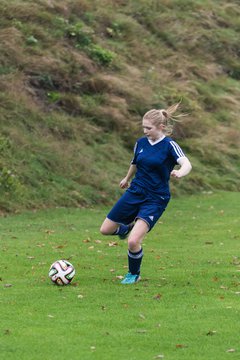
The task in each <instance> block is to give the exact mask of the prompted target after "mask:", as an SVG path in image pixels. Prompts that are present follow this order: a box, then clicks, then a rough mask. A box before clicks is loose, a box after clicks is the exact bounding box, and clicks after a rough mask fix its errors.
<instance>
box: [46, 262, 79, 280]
mask: <svg viewBox="0 0 240 360" xmlns="http://www.w3.org/2000/svg"><path fill="white" fill-rule="evenodd" d="M74 275H75V269H74V266H73V265H72V264H71V263H70V262H69V261H67V260H57V261H55V262H54V263H53V264H52V265H51V266H50V269H49V277H50V279H51V280H52V282H54V283H55V284H57V285H60V286H63V285H68V284H70V282H71V281H72V279H73V277H74Z"/></svg>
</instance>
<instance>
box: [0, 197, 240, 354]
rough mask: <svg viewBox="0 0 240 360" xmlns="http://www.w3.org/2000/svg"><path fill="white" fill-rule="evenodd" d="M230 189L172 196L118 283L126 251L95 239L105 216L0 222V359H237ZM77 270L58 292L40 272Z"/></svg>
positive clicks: (81, 212)
mask: <svg viewBox="0 0 240 360" xmlns="http://www.w3.org/2000/svg"><path fill="white" fill-rule="evenodd" d="M239 203H240V194H239V193H225V192H221V193H213V194H201V195H199V196H186V197H185V198H181V199H172V201H171V203H170V205H169V208H168V209H167V211H166V212H165V214H164V215H163V217H162V218H161V219H160V223H159V224H157V226H156V227H155V228H154V230H153V231H152V232H151V233H149V234H148V235H147V238H146V240H145V241H144V258H143V266H142V281H141V282H139V283H138V284H136V285H133V286H123V285H121V284H120V280H119V278H118V277H121V276H122V275H124V274H125V273H126V271H127V269H126V265H127V244H126V241H118V238H116V237H112V236H109V237H104V236H102V235H100V234H99V231H98V229H99V226H100V224H101V222H102V220H103V219H104V217H105V215H106V212H107V211H108V209H105V208H104V209H103V208H101V209H99V208H96V209H70V210H69V209H64V208H59V209H55V210H45V211H39V212H26V213H24V214H21V215H14V216H9V217H5V218H1V219H0V230H1V244H0V249H1V263H0V277H1V282H0V284H1V287H0V306H1V322H0V341H1V342H0V355H1V358H2V359H8V360H11V359H14V360H15V359H23V360H30V359H31V360H38V359H41V360H42V359H45V360H55V359H59V357H62V358H69V359H72V360H75V359H76V360H79V359H80V360H88V359H100V360H102V359H104V360H115V359H119V360H125V359H129V360H147V359H166V360H168V359H169V360H181V359H184V360H195V359H199V360H200V359H218V360H221V359H223V360H225V359H239V356H240V340H239V333H240V321H239V318H240V317H239V316H240V281H239V277H240V253H239V240H240V235H239ZM58 259H69V261H71V262H72V263H73V264H74V266H75V268H76V276H75V278H74V280H73V283H72V284H71V285H69V286H66V287H57V286H55V285H54V284H52V283H51V282H50V280H49V278H48V269H49V266H50V264H51V263H52V262H54V261H55V260H58Z"/></svg>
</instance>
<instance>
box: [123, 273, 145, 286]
mask: <svg viewBox="0 0 240 360" xmlns="http://www.w3.org/2000/svg"><path fill="white" fill-rule="evenodd" d="M140 280H141V277H140V275H138V274H131V273H127V274H126V275H125V277H124V279H123V280H122V281H121V284H124V285H128V284H135V283H137V282H138V281H140Z"/></svg>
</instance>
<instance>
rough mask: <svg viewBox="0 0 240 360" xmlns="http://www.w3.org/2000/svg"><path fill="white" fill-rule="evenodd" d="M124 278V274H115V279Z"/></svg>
mask: <svg viewBox="0 0 240 360" xmlns="http://www.w3.org/2000/svg"><path fill="white" fill-rule="evenodd" d="M123 278H124V276H122V275H117V276H116V279H118V280H122V279H123Z"/></svg>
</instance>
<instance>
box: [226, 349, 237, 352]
mask: <svg viewBox="0 0 240 360" xmlns="http://www.w3.org/2000/svg"><path fill="white" fill-rule="evenodd" d="M235 351H236V350H235V349H228V350H227V351H226V352H227V353H234V352H235Z"/></svg>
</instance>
